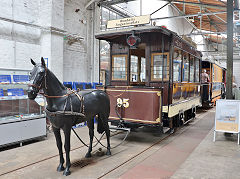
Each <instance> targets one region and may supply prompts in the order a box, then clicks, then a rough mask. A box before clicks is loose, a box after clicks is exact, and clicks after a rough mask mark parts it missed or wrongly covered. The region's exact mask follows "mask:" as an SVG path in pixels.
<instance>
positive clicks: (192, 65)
mask: <svg viewBox="0 0 240 179" xmlns="http://www.w3.org/2000/svg"><path fill="white" fill-rule="evenodd" d="M189 81H190V82H194V57H193V56H191V55H190V79H189Z"/></svg>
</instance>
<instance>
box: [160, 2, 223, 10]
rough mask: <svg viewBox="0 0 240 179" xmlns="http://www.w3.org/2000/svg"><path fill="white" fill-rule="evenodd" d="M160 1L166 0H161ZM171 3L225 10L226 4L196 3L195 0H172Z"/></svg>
mask: <svg viewBox="0 0 240 179" xmlns="http://www.w3.org/2000/svg"><path fill="white" fill-rule="evenodd" d="M162 1H168V0H162ZM171 2H172V3H176V4H189V5H192V6H198V7H199V6H202V7H208V8H214V9H223V10H227V7H226V6H224V5H223V6H221V5H215V4H208V3H197V2H188V1H178V0H172V1H171Z"/></svg>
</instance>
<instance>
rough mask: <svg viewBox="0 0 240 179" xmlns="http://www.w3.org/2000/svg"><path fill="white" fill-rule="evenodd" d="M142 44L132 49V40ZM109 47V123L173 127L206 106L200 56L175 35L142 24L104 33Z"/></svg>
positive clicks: (98, 37) (161, 28) (163, 29)
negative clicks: (197, 108) (136, 38)
mask: <svg viewBox="0 0 240 179" xmlns="http://www.w3.org/2000/svg"><path fill="white" fill-rule="evenodd" d="M131 35H133V36H137V37H138V38H139V39H141V42H140V43H139V44H138V45H137V46H136V47H135V48H134V49H133V48H131V47H130V46H129V44H128V43H127V39H128V37H129V36H131ZM96 38H97V39H99V40H106V41H108V42H109V44H110V59H111V62H110V72H109V74H110V76H109V78H110V82H109V84H108V85H105V86H104V89H105V90H106V92H107V93H108V95H109V97H110V101H111V112H110V117H109V120H110V121H111V122H112V124H115V125H117V124H118V122H119V120H120V119H119V118H122V119H123V120H124V123H125V125H127V126H130V127H137V126H141V125H155V126H162V125H164V126H168V127H174V125H175V126H178V125H180V124H181V123H183V122H186V121H187V120H188V119H189V118H190V117H192V116H193V115H194V113H195V110H196V107H197V106H200V105H201V92H200V89H201V88H200V65H201V53H200V52H199V51H197V50H196V49H195V48H194V47H192V46H191V45H190V44H189V43H188V42H186V41H185V40H183V39H181V38H180V37H179V36H178V35H177V34H176V33H174V32H172V31H170V30H168V29H166V28H163V27H151V26H142V27H135V28H131V29H121V30H115V31H107V32H102V33H99V34H97V35H96Z"/></svg>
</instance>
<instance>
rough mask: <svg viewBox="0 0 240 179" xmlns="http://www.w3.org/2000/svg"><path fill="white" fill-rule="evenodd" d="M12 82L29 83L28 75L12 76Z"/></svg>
mask: <svg viewBox="0 0 240 179" xmlns="http://www.w3.org/2000/svg"><path fill="white" fill-rule="evenodd" d="M13 81H14V82H17V83H18V82H27V81H29V76H28V75H13Z"/></svg>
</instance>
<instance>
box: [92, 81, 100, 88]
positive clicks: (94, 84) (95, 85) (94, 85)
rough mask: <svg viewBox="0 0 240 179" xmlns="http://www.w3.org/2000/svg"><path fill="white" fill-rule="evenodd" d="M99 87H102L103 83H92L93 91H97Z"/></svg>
mask: <svg viewBox="0 0 240 179" xmlns="http://www.w3.org/2000/svg"><path fill="white" fill-rule="evenodd" d="M97 85H102V83H96V82H93V83H92V88H93V89H96V87H97Z"/></svg>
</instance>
